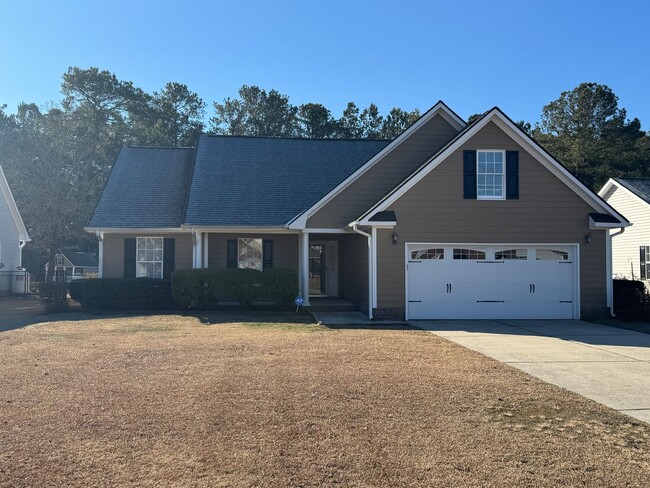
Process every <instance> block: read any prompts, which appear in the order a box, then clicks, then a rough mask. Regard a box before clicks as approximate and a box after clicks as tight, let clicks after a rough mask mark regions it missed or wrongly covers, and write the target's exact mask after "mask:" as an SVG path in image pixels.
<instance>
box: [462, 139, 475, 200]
mask: <svg viewBox="0 0 650 488" xmlns="http://www.w3.org/2000/svg"><path fill="white" fill-rule="evenodd" d="M463 194H464V198H465V199H469V200H476V151H463Z"/></svg>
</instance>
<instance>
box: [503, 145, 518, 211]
mask: <svg viewBox="0 0 650 488" xmlns="http://www.w3.org/2000/svg"><path fill="white" fill-rule="evenodd" d="M518 198H519V151H506V199H507V200H517V199H518Z"/></svg>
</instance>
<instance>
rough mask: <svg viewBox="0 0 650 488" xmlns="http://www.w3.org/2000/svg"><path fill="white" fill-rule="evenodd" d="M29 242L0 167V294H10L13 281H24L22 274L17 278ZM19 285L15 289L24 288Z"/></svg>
mask: <svg viewBox="0 0 650 488" xmlns="http://www.w3.org/2000/svg"><path fill="white" fill-rule="evenodd" d="M30 240H31V239H30V238H29V235H28V234H27V229H26V228H25V223H24V222H23V219H22V218H21V216H20V213H19V212H18V207H16V201H15V200H14V197H13V195H12V194H11V190H10V189H9V184H8V183H7V179H6V178H5V175H4V173H3V171H2V167H0V294H7V293H9V292H11V290H12V285H13V284H14V281H15V280H17V279H20V280H21V281H22V280H24V274H23V275H22V276H18V275H19V274H20V273H18V270H19V269H20V268H21V266H22V254H23V253H22V249H23V246H24V245H25V243H27V242H28V241H30ZM21 285H22V286H19V287H18V286H15V288H16V289H18V288H21V289H22V288H24V281H23V282H22V283H21Z"/></svg>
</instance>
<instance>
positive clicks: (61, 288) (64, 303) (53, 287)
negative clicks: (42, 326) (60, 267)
mask: <svg viewBox="0 0 650 488" xmlns="http://www.w3.org/2000/svg"><path fill="white" fill-rule="evenodd" d="M36 290H37V293H38V297H39V298H40V299H41V303H42V304H43V307H45V311H46V312H47V313H55V312H66V311H67V310H68V297H67V287H66V284H65V283H39V284H38V286H37V289H36Z"/></svg>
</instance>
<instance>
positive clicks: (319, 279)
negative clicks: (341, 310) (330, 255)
mask: <svg viewBox="0 0 650 488" xmlns="http://www.w3.org/2000/svg"><path fill="white" fill-rule="evenodd" d="M326 284H327V246H326V245H325V244H310V245H309V295H311V296H319V295H326V294H327V293H326Z"/></svg>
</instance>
